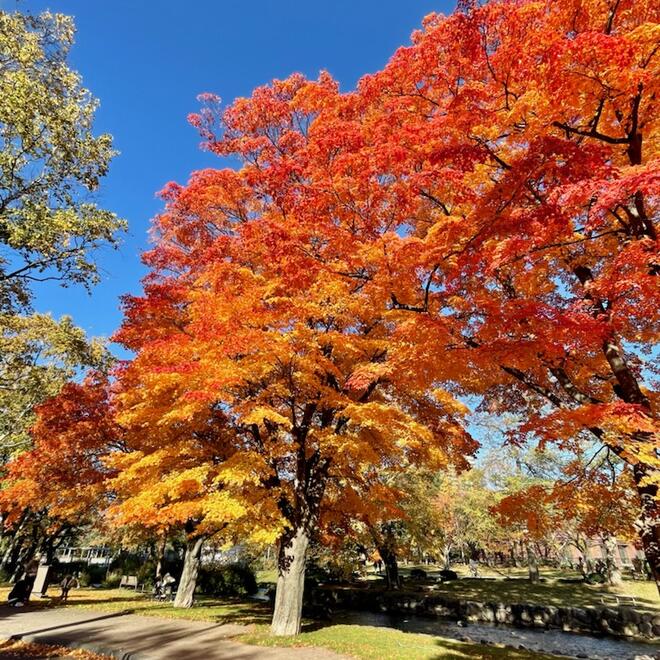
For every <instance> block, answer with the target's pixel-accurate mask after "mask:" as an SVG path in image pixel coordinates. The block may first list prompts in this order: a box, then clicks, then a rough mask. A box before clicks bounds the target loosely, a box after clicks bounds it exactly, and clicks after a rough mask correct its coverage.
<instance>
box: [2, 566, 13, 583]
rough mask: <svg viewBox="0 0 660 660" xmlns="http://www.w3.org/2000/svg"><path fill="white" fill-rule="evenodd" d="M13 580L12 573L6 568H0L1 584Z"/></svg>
mask: <svg viewBox="0 0 660 660" xmlns="http://www.w3.org/2000/svg"><path fill="white" fill-rule="evenodd" d="M10 580H11V573H10V572H9V571H6V570H5V569H4V568H0V584H9V582H10Z"/></svg>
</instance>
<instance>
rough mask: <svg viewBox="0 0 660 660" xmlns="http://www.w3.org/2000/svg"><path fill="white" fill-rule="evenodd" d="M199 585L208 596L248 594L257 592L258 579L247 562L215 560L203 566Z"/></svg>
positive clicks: (198, 581) (198, 580)
mask: <svg viewBox="0 0 660 660" xmlns="http://www.w3.org/2000/svg"><path fill="white" fill-rule="evenodd" d="M197 586H198V588H199V590H200V591H201V592H202V593H203V594H206V595H208V596H248V595H252V594H256V593H257V579H256V577H255V575H254V572H253V571H252V569H251V568H250V567H249V566H247V565H246V564H218V563H216V562H214V563H211V564H207V565H205V566H202V567H201V568H200V571H199V577H198V579H197Z"/></svg>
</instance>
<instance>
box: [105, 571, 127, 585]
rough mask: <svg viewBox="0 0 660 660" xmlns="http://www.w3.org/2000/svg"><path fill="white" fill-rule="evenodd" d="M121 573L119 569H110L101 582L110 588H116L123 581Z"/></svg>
mask: <svg viewBox="0 0 660 660" xmlns="http://www.w3.org/2000/svg"><path fill="white" fill-rule="evenodd" d="M121 575H122V574H121V573H120V572H119V571H110V572H109V573H108V574H107V575H106V576H105V580H103V582H102V583H101V584H102V585H103V586H104V587H106V588H108V589H116V588H117V587H119V583H120V582H121Z"/></svg>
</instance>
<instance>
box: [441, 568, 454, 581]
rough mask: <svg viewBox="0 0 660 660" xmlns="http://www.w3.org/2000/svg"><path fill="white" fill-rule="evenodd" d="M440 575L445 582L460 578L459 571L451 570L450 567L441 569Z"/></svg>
mask: <svg viewBox="0 0 660 660" xmlns="http://www.w3.org/2000/svg"><path fill="white" fill-rule="evenodd" d="M440 577H441V578H442V580H443V581H444V582H448V581H449V580H458V573H457V572H456V571H450V570H449V569H448V568H446V569H445V570H443V571H440Z"/></svg>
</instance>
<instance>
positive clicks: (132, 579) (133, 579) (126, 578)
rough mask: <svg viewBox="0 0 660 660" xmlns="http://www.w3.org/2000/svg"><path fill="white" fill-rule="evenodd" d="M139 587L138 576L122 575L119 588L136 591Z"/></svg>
mask: <svg viewBox="0 0 660 660" xmlns="http://www.w3.org/2000/svg"><path fill="white" fill-rule="evenodd" d="M137 586H138V579H137V575H122V576H121V580H120V581H119V588H122V587H123V588H125V589H136V590H137Z"/></svg>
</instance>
